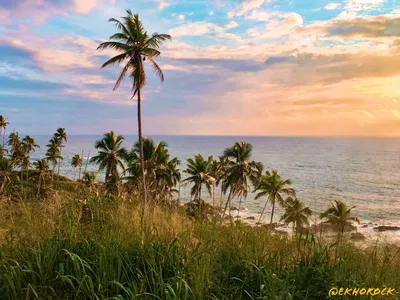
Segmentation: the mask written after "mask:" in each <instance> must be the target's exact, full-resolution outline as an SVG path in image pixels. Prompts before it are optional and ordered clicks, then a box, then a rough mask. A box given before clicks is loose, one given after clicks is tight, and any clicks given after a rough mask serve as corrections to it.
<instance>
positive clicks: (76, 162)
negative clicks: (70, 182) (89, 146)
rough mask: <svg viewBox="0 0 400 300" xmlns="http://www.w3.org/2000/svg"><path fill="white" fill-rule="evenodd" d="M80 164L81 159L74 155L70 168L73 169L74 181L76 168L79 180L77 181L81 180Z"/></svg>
mask: <svg viewBox="0 0 400 300" xmlns="http://www.w3.org/2000/svg"><path fill="white" fill-rule="evenodd" d="M82 163H83V157H82V156H80V155H79V154H75V155H74V156H73V157H72V160H71V166H72V167H74V168H75V173H74V180H75V178H76V171H77V168H79V178H78V179H80V178H81V169H82Z"/></svg>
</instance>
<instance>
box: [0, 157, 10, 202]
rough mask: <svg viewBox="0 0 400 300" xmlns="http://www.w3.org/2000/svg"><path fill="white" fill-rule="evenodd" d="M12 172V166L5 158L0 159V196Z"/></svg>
mask: <svg viewBox="0 0 400 300" xmlns="http://www.w3.org/2000/svg"><path fill="white" fill-rule="evenodd" d="M12 170H13V164H12V162H11V160H10V159H8V158H6V157H2V158H0V194H1V193H2V192H3V189H4V187H5V186H6V184H7V182H9V181H10V174H11V172H12Z"/></svg>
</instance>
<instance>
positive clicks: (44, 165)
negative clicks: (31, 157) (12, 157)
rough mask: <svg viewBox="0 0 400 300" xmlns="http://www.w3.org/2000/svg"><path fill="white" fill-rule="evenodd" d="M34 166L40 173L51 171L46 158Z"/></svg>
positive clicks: (36, 162) (34, 163)
mask: <svg viewBox="0 0 400 300" xmlns="http://www.w3.org/2000/svg"><path fill="white" fill-rule="evenodd" d="M33 166H34V167H35V169H36V170H37V171H40V172H47V171H49V163H48V162H47V160H46V159H44V158H43V159H39V160H37V161H35V162H33Z"/></svg>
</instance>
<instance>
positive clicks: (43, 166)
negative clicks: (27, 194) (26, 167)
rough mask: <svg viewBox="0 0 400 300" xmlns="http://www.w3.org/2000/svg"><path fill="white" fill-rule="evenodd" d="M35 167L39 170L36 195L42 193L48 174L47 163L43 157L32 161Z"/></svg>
mask: <svg viewBox="0 0 400 300" xmlns="http://www.w3.org/2000/svg"><path fill="white" fill-rule="evenodd" d="M33 165H34V167H35V169H36V170H37V171H39V179H38V185H37V196H38V197H39V195H41V194H43V191H44V188H45V185H46V178H47V177H48V175H49V163H48V161H47V160H46V159H45V158H42V159H39V160H37V161H35V162H34V163H33Z"/></svg>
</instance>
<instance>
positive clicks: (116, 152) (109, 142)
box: [90, 131, 128, 184]
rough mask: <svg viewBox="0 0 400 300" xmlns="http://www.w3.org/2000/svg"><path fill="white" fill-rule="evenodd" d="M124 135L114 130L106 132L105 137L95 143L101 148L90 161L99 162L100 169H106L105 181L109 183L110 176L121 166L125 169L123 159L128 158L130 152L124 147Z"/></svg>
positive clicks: (97, 147)
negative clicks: (116, 133) (117, 133)
mask: <svg viewBox="0 0 400 300" xmlns="http://www.w3.org/2000/svg"><path fill="white" fill-rule="evenodd" d="M123 141H124V137H123V136H122V135H115V134H114V131H110V132H107V133H105V134H104V136H103V139H101V140H98V141H97V142H96V143H95V148H96V149H98V150H99V152H98V154H97V155H96V156H93V157H92V158H91V159H90V162H95V163H96V164H99V170H100V171H102V170H104V169H105V170H106V175H105V180H104V181H105V183H106V184H107V183H108V181H109V179H110V177H111V176H112V175H113V174H114V173H115V172H117V171H118V167H120V168H121V169H122V170H123V171H125V165H124V164H123V161H124V160H126V158H127V155H128V152H127V151H126V149H125V148H124V147H122V142H123Z"/></svg>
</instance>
